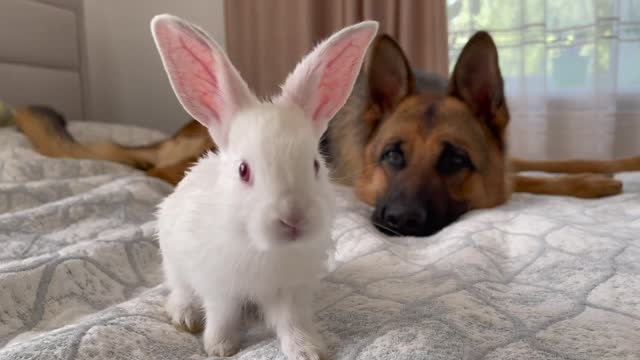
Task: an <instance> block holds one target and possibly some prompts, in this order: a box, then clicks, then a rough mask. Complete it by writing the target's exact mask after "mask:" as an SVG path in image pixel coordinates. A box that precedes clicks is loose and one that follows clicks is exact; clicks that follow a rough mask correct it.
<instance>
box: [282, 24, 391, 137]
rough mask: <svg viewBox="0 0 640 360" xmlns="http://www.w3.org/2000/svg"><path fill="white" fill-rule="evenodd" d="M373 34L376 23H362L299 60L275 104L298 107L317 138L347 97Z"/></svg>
mask: <svg viewBox="0 0 640 360" xmlns="http://www.w3.org/2000/svg"><path fill="white" fill-rule="evenodd" d="M377 31H378V23H377V22H375V21H364V22H361V23H359V24H356V25H353V26H350V27H347V28H345V29H343V30H341V31H339V32H337V33H336V34H334V35H333V36H331V37H330V38H329V39H327V40H325V41H323V42H322V43H320V44H319V45H318V46H317V47H316V48H315V49H314V50H313V51H312V52H311V53H310V54H309V55H307V56H306V57H305V58H304V59H302V61H301V62H300V63H299V64H298V66H297V67H296V69H295V70H294V71H293V72H292V73H291V74H290V75H289V77H288V78H287V80H286V81H285V83H284V85H283V86H282V96H281V98H280V99H279V101H287V102H292V103H294V104H296V105H297V106H299V107H300V108H302V110H303V111H304V112H305V114H306V115H307V116H308V117H309V118H310V119H311V120H312V121H313V125H314V129H315V132H316V135H317V136H318V137H320V136H321V135H322V134H323V133H324V131H325V130H326V128H327V124H328V123H329V120H331V118H333V116H334V115H335V114H336V113H337V112H338V110H340V108H341V107H342V106H343V105H344V104H345V102H346V101H347V98H348V97H349V95H350V94H351V91H352V90H353V85H354V83H355V81H356V78H357V76H358V73H359V72H360V68H361V66H362V61H363V59H364V56H365V54H366V52H367V48H368V47H369V44H370V43H371V40H372V39H373V37H374V36H375V35H376V33H377Z"/></svg>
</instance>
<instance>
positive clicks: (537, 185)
mask: <svg viewBox="0 0 640 360" xmlns="http://www.w3.org/2000/svg"><path fill="white" fill-rule="evenodd" d="M427 80H429V79H427V78H425V77H424V76H422V75H420V74H418V75H416V73H414V71H413V70H412V68H411V66H410V65H409V62H408V61H407V58H406V57H405V55H404V54H403V52H402V50H401V49H400V47H399V46H398V45H397V44H396V43H395V41H394V40H393V39H392V38H391V37H389V36H387V35H384V34H383V35H379V36H378V37H377V38H376V39H375V40H374V43H373V44H372V46H371V48H370V51H369V54H368V56H367V60H366V62H365V66H364V67H363V70H362V71H361V73H360V76H359V78H358V81H357V83H356V85H355V88H354V91H353V93H352V95H351V97H350V99H349V100H348V101H347V104H346V105H345V106H344V107H343V109H342V110H341V111H340V112H339V113H338V114H337V115H336V117H335V118H334V119H333V121H332V122H331V125H330V127H329V129H328V130H327V133H326V134H325V141H324V142H323V147H324V149H323V150H324V153H326V155H327V160H328V162H329V164H330V168H331V169H332V175H333V178H334V179H335V180H336V181H337V182H340V183H343V184H347V185H350V186H352V187H353V189H354V191H355V194H356V195H357V197H358V198H359V199H361V200H362V201H364V202H365V203H367V204H370V205H372V206H374V207H375V210H374V211H373V215H372V222H373V224H374V225H375V226H376V227H377V228H378V229H379V230H381V231H382V232H384V233H387V234H390V235H413V236H426V235H430V234H433V233H435V232H437V231H439V230H440V229H442V228H443V227H445V226H447V225H448V224H450V223H451V222H453V221H455V220H456V219H458V218H459V217H460V216H461V215H462V214H464V213H466V212H467V211H469V210H472V209H480V208H489V207H494V206H497V205H500V204H502V203H504V202H505V201H506V200H507V199H508V198H509V196H510V194H511V193H512V192H514V191H516V192H528V193H535V194H548V195H567V196H574V197H580V198H597V197H602V196H608V195H614V194H618V193H620V192H621V191H622V184H621V182H620V181H618V180H615V179H613V178H611V177H610V174H611V173H615V172H620V171H633V170H640V157H633V158H627V159H621V160H614V161H587V160H569V161H555V162H550V161H525V160H518V159H509V158H508V155H507V145H508V144H507V139H506V129H507V125H508V124H509V110H508V108H507V103H506V101H505V95H504V85H503V79H502V75H501V73H500V68H499V66H498V52H497V50H496V46H495V44H494V42H493V40H492V38H491V36H490V35H489V34H488V33H486V32H478V33H476V34H475V35H474V36H473V37H472V38H471V39H470V40H469V41H468V43H467V44H466V45H465V47H464V49H463V50H462V52H461V54H460V56H459V59H458V61H457V63H456V65H455V67H454V70H453V73H452V75H451V78H450V79H449V82H448V85H447V83H446V81H444V80H443V85H442V86H439V85H438V82H437V81H434V80H431V81H427ZM15 122H16V124H17V126H18V127H19V129H20V130H21V131H22V132H23V133H24V134H25V135H26V136H27V137H28V138H29V140H30V141H31V143H32V145H33V146H34V148H35V149H36V150H37V151H39V152H40V153H42V154H44V155H47V156H52V157H70V158H83V159H102V160H111V161H117V162H120V163H124V164H128V165H131V166H134V167H137V168H139V169H143V170H146V172H147V174H148V175H150V176H155V177H158V178H161V179H164V180H166V181H168V182H170V183H172V184H177V183H178V182H179V181H180V179H181V178H182V176H183V175H184V173H185V171H187V170H188V168H189V167H190V166H191V165H192V164H193V163H194V162H195V161H197V159H198V158H200V157H201V156H202V155H203V154H204V153H205V152H207V151H209V150H212V151H215V150H216V145H215V143H214V142H213V141H212V140H211V138H210V136H209V134H208V132H207V131H206V129H205V128H204V127H202V126H201V125H200V124H199V123H198V122H196V121H195V120H193V121H191V122H189V123H188V124H187V125H186V126H184V127H183V128H182V129H181V130H179V131H178V132H177V133H176V134H175V135H174V136H172V137H171V138H169V139H167V140H164V141H161V142H159V143H156V144H152V145H148V146H143V147H126V146H122V145H119V144H115V143H102V144H81V143H78V142H76V141H75V140H74V139H73V138H72V136H71V135H70V134H69V133H68V132H67V131H66V129H65V121H64V119H63V118H62V117H61V116H60V115H58V114H56V113H55V112H52V111H51V110H50V109H46V108H41V107H26V108H24V109H22V110H19V111H18V112H17V113H16V116H15ZM525 170H534V171H546V172H556V173H565V174H568V175H562V176H556V177H539V178H538V177H525V176H520V175H517V173H518V172H519V171H525Z"/></svg>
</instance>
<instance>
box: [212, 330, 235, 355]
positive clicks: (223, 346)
mask: <svg viewBox="0 0 640 360" xmlns="http://www.w3.org/2000/svg"><path fill="white" fill-rule="evenodd" d="M239 346H240V344H239V342H238V341H237V340H236V339H235V337H226V338H222V339H221V338H219V337H217V336H207V334H206V333H205V337H204V350H205V351H206V352H207V354H208V355H210V356H222V357H226V356H232V355H234V354H235V353H237V352H238V349H239Z"/></svg>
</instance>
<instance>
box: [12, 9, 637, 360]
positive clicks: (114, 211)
mask: <svg viewBox="0 0 640 360" xmlns="http://www.w3.org/2000/svg"><path fill="white" fill-rule="evenodd" d="M81 3H82V2H81V1H69V0H46V1H44V0H43V1H34V0H3V1H2V3H0V13H4V14H11V16H15V17H16V19H22V20H19V21H18V20H16V21H17V22H16V23H15V24H13V25H11V24H9V23H7V22H0V46H2V48H3V49H11V51H3V52H0V80H4V79H7V78H9V79H11V81H12V82H13V83H12V84H10V83H9V82H7V81H0V100H4V101H7V102H10V103H13V104H20V103H33V102H37V103H45V104H47V105H50V106H53V107H55V108H56V109H58V110H60V111H62V112H63V113H65V115H67V117H68V118H70V119H75V120H81V119H83V118H85V116H86V114H87V112H86V105H85V104H86V95H87V94H86V92H85V91H84V90H83V89H84V88H85V87H84V86H83V84H84V81H85V80H84V79H85V75H84V70H83V62H82V58H83V55H82V41H81V38H82V36H81V34H82V27H81V21H80V20H79V19H80V18H81V16H82V9H81ZM34 16H35V17H36V18H35V20H34ZM27 20H28V21H31V22H32V23H38V24H43V25H42V27H43V28H44V29H45V30H46V31H44V30H42V27H41V28H39V29H40V30H39V31H40V33H38V32H36V35H38V34H39V35H38V36H42V33H43V32H42V31H44V33H48V34H49V35H47V36H49V37H53V40H51V39H50V40H49V41H58V42H59V43H60V44H65V45H60V46H67V47H68V48H69V49H71V50H69V53H71V54H75V55H72V56H67V57H66V58H65V57H62V58H53V59H52V58H50V57H48V56H51V55H50V54H47V52H46V51H44V50H42V49H40V50H37V51H36V50H34V48H33V47H32V48H28V47H27V48H22V47H16V46H13V45H11V46H9V45H7V44H10V43H11V41H12V40H11V39H10V38H9V37H6V36H4V37H3V35H2V34H3V30H7V29H8V28H9V27H11V26H17V25H16V24H20V23H24V21H27ZM36 20H37V21H39V22H35V21H36ZM7 24H9V25H11V26H9V25H7ZM3 26H5V27H3ZM7 26H9V27H7ZM72 35H73V36H72ZM34 36H35V35H34ZM70 39H71V40H70ZM39 42H40V41H39V40H37V38H36V37H34V38H33V42H32V43H39ZM74 44H75V45H74ZM45 50H46V49H45ZM41 74H48V75H41ZM65 79H66V80H65ZM17 81H20V86H18V87H17V86H16V82H17ZM56 86H60V87H63V86H66V88H64V89H65V91H57V89H58V90H59V88H57V87H56ZM70 131H71V132H72V133H73V134H74V135H75V136H76V137H78V138H79V139H80V140H84V141H91V140H95V139H105V138H111V139H114V140H117V141H118V142H121V143H124V144H144V143H149V142H153V141H156V140H158V139H161V138H163V137H164V136H165V135H164V134H162V133H161V132H158V131H154V130H149V129H143V128H137V127H132V126H124V125H114V124H102V123H96V122H87V121H73V122H71V123H70ZM618 177H619V178H620V179H622V180H623V181H624V182H625V190H624V193H623V194H621V195H618V196H615V197H610V198H606V199H601V200H589V201H588V200H579V199H573V198H565V197H545V196H533V195H526V194H517V195H514V196H513V198H512V199H511V201H509V202H508V203H507V204H505V205H503V206H500V207H498V208H495V209H491V210H481V211H474V212H471V213H469V214H467V215H465V216H464V217H463V218H462V219H461V220H460V221H458V222H456V223H454V224H453V225H451V226H449V227H447V228H446V229H444V230H443V231H441V232H440V233H438V234H436V235H434V236H431V237H426V238H392V237H386V236H384V235H382V234H380V233H378V232H377V231H376V230H375V229H374V228H373V227H372V226H371V224H370V223H369V221H368V218H369V214H370V211H371V209H370V208H368V207H367V206H365V205H363V204H361V203H359V202H358V201H356V200H355V199H354V198H353V196H352V194H351V192H350V191H349V189H347V188H343V187H336V188H335V192H336V196H337V199H338V207H339V211H338V212H337V216H336V221H335V225H334V228H333V231H332V238H333V240H334V241H335V242H336V252H335V253H334V254H332V256H331V260H330V262H329V264H328V266H329V267H330V269H331V272H330V274H329V275H328V276H327V277H326V278H325V279H324V280H323V282H322V286H321V288H320V289H319V291H318V293H317V294H316V298H315V305H314V306H315V315H316V318H317V322H318V324H319V326H320V327H321V332H322V334H323V336H324V338H325V340H326V342H327V343H328V346H329V350H330V358H331V359H638V358H640V355H639V354H640V341H639V340H638V339H640V261H639V260H640V236H639V235H640V174H639V173H635V174H634V173H627V174H620V175H618ZM171 190H172V189H171V187H170V186H169V185H168V184H166V183H164V182H162V181H160V180H158V179H154V178H149V177H146V176H144V174H143V173H141V172H139V171H137V170H134V169H131V168H129V167H127V166H124V165H119V164H115V163H110V162H104V161H91V160H71V159H51V158H46V157H43V156H41V155H39V154H37V153H35V152H34V151H32V149H31V147H30V146H29V144H28V142H27V140H26V139H25V138H24V137H23V136H22V135H21V134H20V133H18V132H17V131H16V130H15V129H14V128H12V127H4V128H0V359H203V358H206V354H205V353H204V351H203V348H202V342H201V339H200V337H199V336H197V335H192V334H189V333H186V332H184V331H182V330H179V329H177V328H176V327H174V326H173V325H171V324H170V322H169V320H168V318H167V316H166V314H165V313H164V312H163V310H162V306H163V301H164V299H165V296H166V289H165V288H164V286H163V285H162V274H161V273H160V257H159V250H158V245H157V241H156V239H155V238H154V216H153V214H154V211H155V207H156V205H157V204H158V202H159V201H160V200H161V199H162V198H163V197H164V196H166V195H167V194H169V193H170V192H171ZM245 327H246V331H245V334H246V335H245V336H244V337H243V347H242V351H241V352H240V353H239V354H237V355H236V356H235V357H234V359H283V356H282V354H281V353H280V352H279V348H278V345H277V342H276V340H275V337H274V336H273V334H271V333H270V332H269V331H267V330H266V329H264V328H263V327H262V326H260V325H259V324H256V323H254V322H252V321H251V319H247V323H246V326H245Z"/></svg>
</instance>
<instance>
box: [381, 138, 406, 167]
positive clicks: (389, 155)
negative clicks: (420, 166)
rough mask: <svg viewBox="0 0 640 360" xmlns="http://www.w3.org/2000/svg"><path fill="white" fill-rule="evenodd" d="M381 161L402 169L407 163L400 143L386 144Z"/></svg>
mask: <svg viewBox="0 0 640 360" xmlns="http://www.w3.org/2000/svg"><path fill="white" fill-rule="evenodd" d="M380 161H381V162H384V163H386V164H388V165H389V166H391V167H393V168H395V169H402V168H403V167H404V165H405V160H404V154H403V153H402V149H401V148H400V144H397V143H396V144H390V145H387V146H385V147H384V149H383V151H382V156H381V157H380Z"/></svg>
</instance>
